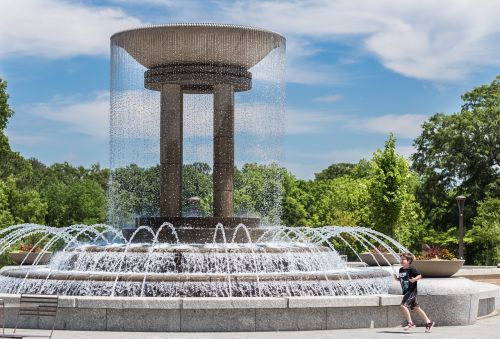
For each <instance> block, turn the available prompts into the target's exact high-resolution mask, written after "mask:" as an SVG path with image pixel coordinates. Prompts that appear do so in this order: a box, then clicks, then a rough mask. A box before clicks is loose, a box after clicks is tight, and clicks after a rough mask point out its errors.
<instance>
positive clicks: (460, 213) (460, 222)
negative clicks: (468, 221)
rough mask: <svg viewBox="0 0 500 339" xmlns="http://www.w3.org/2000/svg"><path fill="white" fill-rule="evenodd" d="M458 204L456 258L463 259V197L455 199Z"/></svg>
mask: <svg viewBox="0 0 500 339" xmlns="http://www.w3.org/2000/svg"><path fill="white" fill-rule="evenodd" d="M456 199H457V204H458V256H459V257H460V259H463V258H464V205H465V197H464V196H463V195H459V196H457V197H456Z"/></svg>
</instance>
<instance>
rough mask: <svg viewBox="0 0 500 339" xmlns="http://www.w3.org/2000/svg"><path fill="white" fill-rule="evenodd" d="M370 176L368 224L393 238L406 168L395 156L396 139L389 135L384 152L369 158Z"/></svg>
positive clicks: (401, 200)
mask: <svg viewBox="0 0 500 339" xmlns="http://www.w3.org/2000/svg"><path fill="white" fill-rule="evenodd" d="M373 163H374V165H375V167H374V174H373V180H372V181H371V185H370V197H371V199H370V200H371V221H372V223H373V227H374V228H375V229H376V230H378V231H380V232H382V233H385V234H387V235H390V236H393V235H394V231H395V228H396V224H397V222H398V220H399V218H400V215H401V210H402V208H403V202H404V198H405V194H406V186H405V181H406V180H407V179H408V176H409V168H408V164H407V163H406V161H405V159H404V158H403V157H401V156H399V155H398V154H397V153H396V138H395V137H394V135H392V134H390V135H389V139H388V140H387V141H386V144H385V149H384V150H383V151H382V150H378V151H377V152H376V153H374V155H373Z"/></svg>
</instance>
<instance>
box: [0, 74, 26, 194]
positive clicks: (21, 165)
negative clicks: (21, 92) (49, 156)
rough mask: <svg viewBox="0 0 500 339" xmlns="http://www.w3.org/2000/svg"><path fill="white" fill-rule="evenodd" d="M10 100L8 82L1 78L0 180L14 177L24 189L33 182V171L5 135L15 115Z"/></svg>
mask: <svg viewBox="0 0 500 339" xmlns="http://www.w3.org/2000/svg"><path fill="white" fill-rule="evenodd" d="M8 100H9V95H8V93H7V82H6V81H4V80H2V79H1V78H0V159H1V161H0V180H7V178H8V177H9V176H13V175H14V176H15V177H16V180H17V183H18V185H19V186H21V187H22V188H24V187H26V186H27V185H28V183H29V181H30V180H31V174H32V171H31V166H30V165H29V162H28V161H26V160H25V159H24V158H23V157H22V156H21V155H20V154H19V153H18V152H13V151H12V150H11V148H10V145H9V139H8V138H7V136H6V135H5V133H4V131H5V128H6V127H7V123H8V121H9V118H11V117H12V116H13V115H14V111H13V110H12V109H11V108H10V106H9V102H8Z"/></svg>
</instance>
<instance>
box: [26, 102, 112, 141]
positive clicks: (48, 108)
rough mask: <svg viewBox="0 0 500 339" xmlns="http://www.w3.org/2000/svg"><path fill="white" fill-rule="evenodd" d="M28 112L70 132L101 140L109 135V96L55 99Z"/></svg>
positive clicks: (31, 108)
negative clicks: (57, 124)
mask: <svg viewBox="0 0 500 339" xmlns="http://www.w3.org/2000/svg"><path fill="white" fill-rule="evenodd" d="M27 110H28V112H29V113H31V114H33V115H35V116H37V117H41V118H44V119H48V120H52V121H55V122H59V123H62V124H63V125H62V126H64V127H63V128H66V129H67V130H68V131H69V132H72V133H81V134H85V135H88V136H91V137H93V138H96V139H99V140H105V139H107V138H108V135H109V95H108V93H107V92H100V93H97V94H96V95H95V97H93V98H92V99H88V100H82V99H81V98H80V97H77V96H73V97H55V98H53V99H52V100H51V101H49V102H45V103H38V104H35V105H32V106H30V107H28V109H27Z"/></svg>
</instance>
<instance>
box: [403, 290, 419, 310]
mask: <svg viewBox="0 0 500 339" xmlns="http://www.w3.org/2000/svg"><path fill="white" fill-rule="evenodd" d="M401 305H403V306H406V307H408V308H409V309H410V310H413V309H414V308H415V307H417V306H418V302H417V291H416V290H413V291H408V292H406V293H405V295H404V296H403V300H402V301H401Z"/></svg>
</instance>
